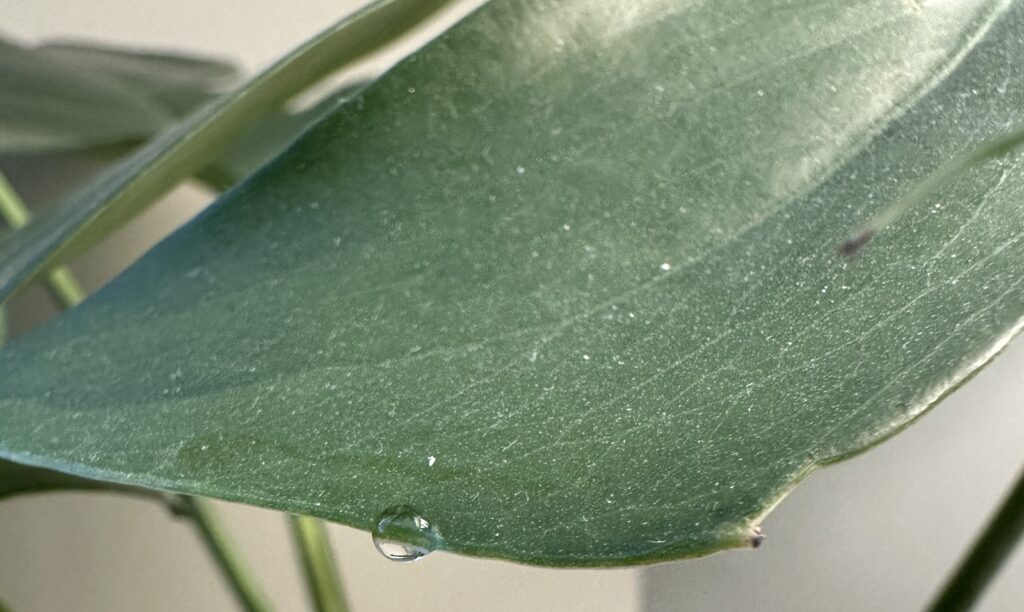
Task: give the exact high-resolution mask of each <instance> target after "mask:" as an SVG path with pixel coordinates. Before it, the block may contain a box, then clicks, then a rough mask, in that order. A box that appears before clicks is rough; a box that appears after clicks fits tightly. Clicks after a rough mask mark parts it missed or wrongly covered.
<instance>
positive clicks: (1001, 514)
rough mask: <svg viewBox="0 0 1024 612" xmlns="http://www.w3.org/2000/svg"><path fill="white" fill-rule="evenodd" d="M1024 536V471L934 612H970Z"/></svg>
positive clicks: (942, 595) (941, 596)
mask: <svg viewBox="0 0 1024 612" xmlns="http://www.w3.org/2000/svg"><path fill="white" fill-rule="evenodd" d="M1022 535H1024V472H1022V473H1021V475H1020V477H1019V479H1018V480H1017V484H1015V485H1014V487H1013V491H1011V492H1010V495H1009V496H1008V497H1007V498H1006V499H1005V500H1004V501H1003V504H1002V506H1001V507H1000V508H999V511H998V512H997V513H996V515H995V517H994V518H993V519H992V520H991V521H990V522H989V524H988V526H987V527H986V528H985V532H984V533H982V534H981V537H979V538H978V539H977V540H976V541H975V542H974V546H973V547H972V548H971V551H970V553H969V554H968V555H967V557H966V558H964V560H963V561H962V562H961V563H960V567H959V568H957V570H956V572H955V573H954V574H953V575H952V576H951V577H950V579H949V580H948V581H947V582H946V585H945V587H943V590H942V592H941V593H940V594H939V596H938V597H937V598H936V599H935V601H934V602H933V603H932V605H931V608H930V610H931V612H959V611H960V610H969V609H970V608H971V607H972V606H973V605H974V604H975V603H977V601H978V598H979V597H981V594H982V593H983V592H984V591H985V587H986V586H988V583H989V582H990V581H991V580H992V578H994V577H995V576H996V574H997V573H998V572H999V568H1000V567H1001V566H1002V564H1003V562H1004V561H1006V559H1007V557H1009V556H1010V553H1011V552H1012V551H1013V547H1014V545H1015V544H1016V543H1017V541H1018V540H1019V539H1020V537H1021V536H1022Z"/></svg>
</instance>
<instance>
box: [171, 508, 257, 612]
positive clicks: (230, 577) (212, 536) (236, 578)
mask: <svg viewBox="0 0 1024 612" xmlns="http://www.w3.org/2000/svg"><path fill="white" fill-rule="evenodd" d="M181 504H182V506H183V507H184V508H185V509H186V511H187V512H188V513H189V515H190V516H191V517H192V519H193V521H195V524H196V527H198V528H199V533H200V534H201V535H202V537H203V541H204V542H205V543H206V547H207V549H208V550H209V551H210V554H211V555H213V558H214V560H215V561H216V562H217V565H218V566H219V567H220V569H221V571H222V572H223V573H224V577H225V578H227V581H228V584H229V585H230V586H231V590H232V591H234V593H235V596H236V597H237V598H238V601H239V603H240V604H242V607H243V608H244V609H245V610H246V611H247V612H269V611H270V610H271V607H270V605H269V604H268V603H267V602H266V600H265V599H264V598H263V595H262V594H260V592H259V591H258V590H257V589H256V586H255V584H254V582H253V579H252V578H251V577H250V576H249V574H248V571H247V570H246V569H245V567H243V565H242V562H241V560H239V558H238V556H237V555H236V554H235V552H234V550H232V547H231V545H230V543H229V542H228V539H227V535H226V534H225V532H224V530H223V528H222V527H221V526H220V524H219V523H218V521H217V518H216V516H215V514H214V511H213V506H212V504H211V502H210V501H209V500H206V499H202V498H199V497H191V496H187V495H182V496H181Z"/></svg>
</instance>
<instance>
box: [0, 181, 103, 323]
mask: <svg viewBox="0 0 1024 612" xmlns="http://www.w3.org/2000/svg"><path fill="white" fill-rule="evenodd" d="M0 218H2V219H3V221H4V223H6V224H7V226H8V227H10V228H11V229H13V230H18V229H21V228H23V227H25V226H26V225H28V223H29V221H31V220H32V213H31V212H29V209H28V207H27V206H25V202H24V200H22V199H21V196H19V195H18V192H16V191H15V190H14V187H13V186H12V185H11V183H10V182H9V181H8V180H7V177H5V176H4V174H3V173H2V172H0ZM46 281H47V283H48V284H49V285H50V290H51V291H52V292H53V295H54V297H56V298H57V300H58V301H59V302H60V304H61V306H62V307H64V308H65V309H67V308H74V307H75V306H77V305H78V304H80V303H81V302H82V300H84V299H85V291H83V290H82V287H81V285H80V284H79V283H78V281H77V280H76V279H75V276H74V274H73V273H72V272H71V270H70V269H69V268H68V267H67V266H58V267H56V268H54V269H52V270H50V272H49V273H48V274H47V275H46Z"/></svg>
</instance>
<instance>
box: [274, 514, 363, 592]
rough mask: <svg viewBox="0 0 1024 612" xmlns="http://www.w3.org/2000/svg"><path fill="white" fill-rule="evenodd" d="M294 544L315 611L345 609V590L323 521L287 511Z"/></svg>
mask: <svg viewBox="0 0 1024 612" xmlns="http://www.w3.org/2000/svg"><path fill="white" fill-rule="evenodd" d="M288 518H289V522H290V523H291V527H292V534H293V535H294V536H295V545H296V547H297V548H298V549H299V555H300V556H301V557H302V567H303V569H304V570H305V574H306V585H307V586H308V587H309V596H310V599H312V600H313V603H314V605H315V606H316V609H317V612H347V610H348V605H347V604H346V602H345V590H344V588H343V587H342V585H341V580H340V578H339V573H338V567H337V565H336V564H335V561H334V555H333V554H332V551H331V543H330V540H329V539H328V537H327V530H326V529H325V528H324V524H323V521H321V520H319V519H315V518H312V517H309V516H299V515H295V514H292V515H289V517H288Z"/></svg>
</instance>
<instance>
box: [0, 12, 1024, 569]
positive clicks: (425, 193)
mask: <svg viewBox="0 0 1024 612" xmlns="http://www.w3.org/2000/svg"><path fill="white" fill-rule="evenodd" d="M1008 6H1009V5H1008V3H1006V2H987V1H982V0H978V1H975V2H944V3H943V2H935V3H923V4H921V5H918V4H916V3H910V2H900V1H883V0H865V1H860V2H809V1H807V2H803V1H794V2H787V3H775V2H764V3H749V2H743V1H740V0H735V1H732V0H730V1H722V2H715V3H689V2H678V1H671V2H669V1H667V0H665V1H663V0H643V1H636V0H630V1H628V2H627V1H625V0H622V1H619V0H615V1H608V2H600V3H594V2H585V1H583V0H577V1H570V2H564V1H563V2H557V3H556V2H547V1H541V0H495V1H494V2H492V3H491V4H489V5H487V6H486V7H484V8H483V9H481V10H480V11H479V12H478V13H476V14H475V15H473V16H472V17H471V18H469V19H467V20H466V21H465V22H463V23H462V24H461V25H460V26H458V27H457V28H456V29H454V30H453V31H451V32H450V33H449V34H447V35H446V36H444V37H443V38H442V39H439V40H438V41H436V42H435V43H433V44H432V45H430V46H429V47H428V48H427V49H425V50H424V51H423V52H422V53H420V54H418V55H417V56H415V58H413V59H410V60H408V61H406V62H405V63H403V64H402V65H401V66H399V67H398V68H396V69H395V70H394V71H393V72H392V73H391V74H389V75H388V76H387V77H386V78H384V79H383V80H381V81H380V82H379V83H377V84H375V85H374V86H372V87H370V88H369V89H368V90H366V91H365V93H364V94H363V95H362V96H361V97H359V98H358V99H357V100H355V101H354V102H352V103H350V104H347V105H345V106H343V107H341V108H340V109H339V110H338V111H336V112H335V113H334V114H333V115H332V116H331V117H330V118H329V119H327V120H326V121H325V122H323V123H321V124H319V125H318V126H317V127H315V128H314V129H312V130H311V131H309V132H307V133H306V134H305V135H304V136H303V138H302V139H301V140H300V141H299V142H298V143H297V144H296V145H295V146H294V147H293V148H292V149H290V150H289V151H288V152H287V153H285V154H284V155H282V156H281V157H279V158H278V159H277V160H275V161H274V162H273V163H271V164H270V165H269V166H268V167H266V168H265V169H264V170H263V171H261V172H260V173H258V174H257V175H256V176H254V177H252V178H251V179H250V180H249V181H247V182H246V183H245V184H243V185H242V186H241V187H239V188H238V189H235V190H234V191H232V192H231V193H229V194H228V195H227V196H225V197H224V198H222V200H221V201H220V203H219V204H218V205H217V206H216V207H215V208H213V209H212V210H210V211H208V212H207V213H206V214H204V215H203V216H202V217H200V218H199V219H198V220H196V221H195V222H193V223H192V224H190V225H188V226H187V227H185V228H184V229H182V230H181V231H179V232H178V233H177V234H175V235H174V236H172V237H171V238H170V239H168V240H167V241H165V242H164V243H162V244H161V245H160V246H158V247H157V248H156V249H155V250H154V251H153V252H151V253H150V254H149V255H148V256H146V257H145V258H144V259H143V260H141V261H140V262H139V263H138V264H137V265H136V266H134V267H133V268H132V269H131V270H129V271H128V272H127V273H126V274H125V275H123V276H122V277H120V278H119V279H118V280H116V281H115V282H114V283H113V284H112V285H110V286H109V287H107V288H106V289H105V290H103V291H101V292H100V293H99V294H98V295H96V296H95V297H94V298H92V299H90V300H89V301H88V302H86V304H84V305H83V307H80V308H78V309H75V310H74V311H72V312H70V313H69V314H68V315H66V316H65V317H63V318H61V319H60V320H58V321H57V322H55V323H54V324H52V325H50V326H48V327H46V328H44V329H42V330H39V331H38V332H36V333H34V334H32V335H30V336H28V337H25V338H22V339H19V340H17V341H15V342H14V343H12V345H11V346H10V347H9V348H7V349H5V350H4V351H3V352H0V372H3V382H2V384H0V455H2V456H4V457H6V458H8V459H11V460H13V461H18V462H23V463H28V464H33V465H39V466H44V467H49V468H54V469H59V470H62V471H67V472H70V473H75V474H80V475H85V476H89V477H92V478H101V479H106V480H110V481H114V482H121V483H128V484H133V485H138V486H147V487H155V488H161V489H168V490H174V491H181V492H188V493H197V494H203V495H210V496H215V497H222V498H226V499H232V500H238V501H243V502H247V503H252V504H257V505H262V506H268V507H273V508H279V509H282V510H287V511H290V512H297V513H302V514H309V515H315V516H320V517H324V518H327V519H332V520H336V521H340V522H344V523H347V524H350V525H354V526H356V527H359V528H362V529H367V530H372V529H373V528H374V526H375V525H376V524H377V519H378V515H379V514H380V513H381V511H383V510H384V509H385V508H388V507H394V506H396V505H404V506H409V507H411V508H414V509H415V511H416V512H419V513H420V514H421V515H422V516H423V517H424V518H426V519H427V520H428V521H429V522H430V524H431V525H432V526H433V527H434V528H436V529H437V531H438V532H439V533H440V534H441V536H442V537H443V541H436V542H434V541H432V543H433V544H434V545H436V546H438V547H441V548H446V549H448V550H451V551H455V552H459V553H465V554H473V555H481V556H492V557H501V558H506V559H513V560H517V561H522V562H527V563H536V564H544V565H620V564H628V563H640V562H652V561H658V560H665V559H672V558H679V557H685V556H692V555H698V554H705V553H709V552H712V551H715V550H720V549H723V548H728V547H735V546H742V545H748V544H750V543H752V542H755V541H757V540H758V534H757V530H756V528H757V525H758V523H759V521H760V518H761V517H762V516H763V514H764V513H765V512H767V511H768V510H769V509H770V508H771V507H772V506H773V505H774V504H775V503H777V501H778V500H779V499H780V498H781V497H782V496H783V495H784V494H785V493H786V492H787V491H788V490H789V489H790V488H791V487H792V486H793V485H794V484H795V483H796V482H797V481H799V480H800V479H801V478H803V477H804V476H805V475H806V474H808V473H809V472H811V471H812V470H813V469H814V468H816V467H817V466H820V465H823V464H826V463H828V462H831V461H835V460H837V459H839V458H842V457H845V456H848V455H850V454H852V453H856V452H859V451H861V450H863V449H865V448H867V447H869V446H870V445H872V444H875V443H877V442H878V441H880V440H882V439H884V438H885V437H887V436H889V435H891V434H892V433H894V432H895V431H897V430H899V429H900V428H901V427H903V426H905V425H906V424H908V423H909V422H910V421H911V420H912V419H913V418H914V417H916V416H918V415H919V414H921V413H922V412H923V411H924V410H925V409H926V408H928V407H929V406H931V405H932V404H934V403H935V402H936V401H937V400H938V399H939V398H940V397H941V396H942V395H943V394H945V393H947V392H948V391H949V390H950V389H952V388H953V387H954V386H955V385H957V384H959V382H961V381H962V380H964V378H966V377H967V376H969V375H970V374H971V373H972V372H973V371H975V370H976V369H977V368H978V367H980V366H981V365H983V364H984V363H985V362H986V361H987V360H988V359H989V358H991V357H992V355H993V354H994V353H995V352H996V351H997V350H998V349H999V348H1000V347H1001V346H1002V345H1003V344H1004V343H1005V342H1006V341H1007V340H1008V339H1009V337H1010V336H1011V335H1012V334H1013V333H1015V332H1016V331H1017V330H1018V329H1019V327H1020V321H1021V317H1022V314H1024V288H1022V287H1021V273H1020V261H1021V258H1022V256H1024V244H1022V238H1021V237H1022V235H1024V233H1022V230H1024V209H1022V208H1021V207H1020V206H1019V204H1018V203H1019V200H1020V196H1021V193H1022V190H1024V169H1022V167H1021V163H1022V162H1021V160H1020V159H1019V158H1016V157H1015V158H1009V159H1006V160H1002V161H1001V162H998V163H992V164H988V165H985V166H983V167H981V168H978V169H975V170H973V171H971V172H970V173H968V174H967V175H965V176H964V177H963V178H962V180H959V181H957V182H955V184H953V185H952V186H951V187H950V188H949V189H947V190H946V191H945V192H944V193H942V194H941V195H940V196H937V197H936V198H935V199H934V201H929V202H928V203H927V206H926V207H923V208H921V209H920V210H917V211H913V212H911V213H910V214H908V215H907V216H906V217H904V218H903V219H901V220H900V221H899V222H898V223H897V224H895V225H894V226H893V227H892V228H890V230H889V231H887V232H886V233H884V234H882V235H880V236H879V237H878V238H877V239H876V242H874V243H872V244H871V245H870V246H869V247H867V248H866V249H865V250H864V253H863V254H862V255H861V256H859V257H857V258H856V259H852V260H846V259H844V258H842V257H841V256H840V255H839V254H838V246H839V244H840V242H841V240H842V239H843V238H844V237H845V236H846V235H847V234H848V232H849V231H850V230H851V229H852V228H855V227H856V226H857V225H858V224H859V223H860V222H861V221H863V220H864V219H865V218H867V217H868V216H870V215H871V214H872V213H874V212H876V211H878V210H880V209H881V208H883V207H885V206H887V205H888V204H889V203H891V202H892V201H893V200H894V199H896V198H897V197H898V196H899V195H900V194H902V193H904V192H905V191H906V190H907V189H909V188H910V186H912V185H913V184H914V183H915V182H916V181H918V180H920V179H921V178H922V177H923V176H926V175H927V173H928V172H929V171H931V170H932V169H934V168H935V167H936V166H938V165H939V164H940V163H941V162H942V161H943V160H945V159H948V158H950V157H952V156H953V155H955V154H958V153H960V152H962V151H963V150H964V148H965V147H967V146H971V143H973V142H977V141H980V140H982V139H984V138H987V137H990V136H992V135H994V134H996V133H999V132H1000V131H1001V130H1004V129H1006V126H1007V125H1012V124H1015V123H1019V122H1021V121H1022V120H1024V88H1022V86H1021V84H1022V83H1024V39H1021V38H1020V37H1019V36H1018V35H1017V32H1019V31H1020V29H1021V28H1022V27H1024V10H1022V6H1024V5H1022V3H1014V4H1013V5H1012V6H1009V10H1008V11H1007V10H1006V9H1007V8H1008ZM413 535H415V534H413ZM409 539H415V538H413V537H412V536H409Z"/></svg>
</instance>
